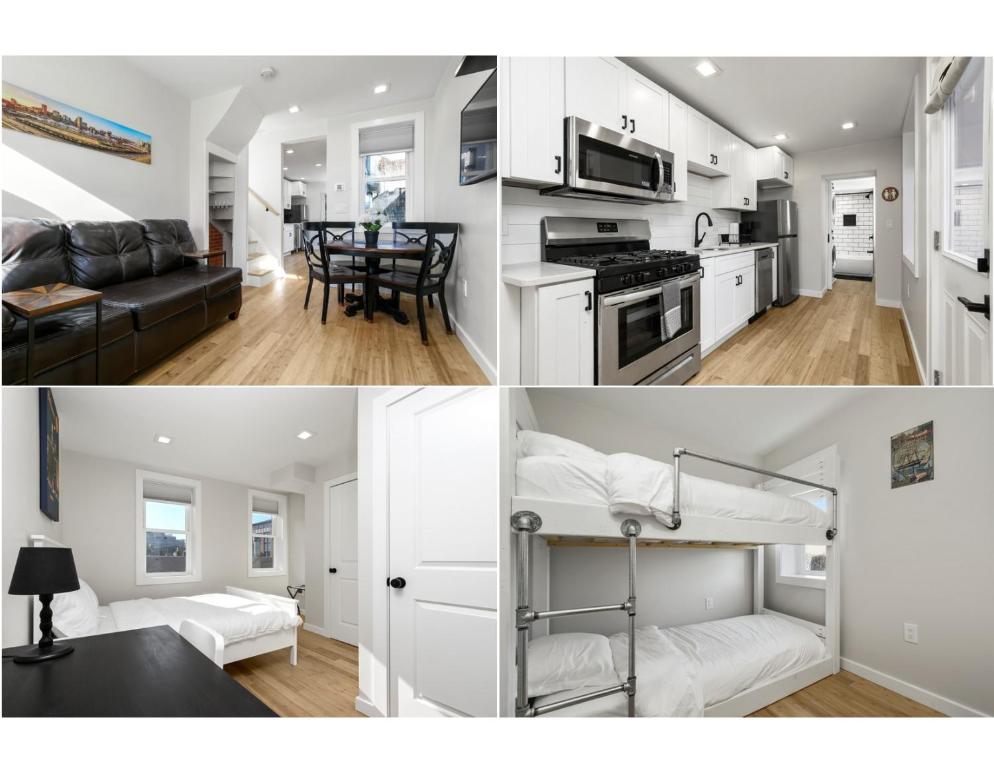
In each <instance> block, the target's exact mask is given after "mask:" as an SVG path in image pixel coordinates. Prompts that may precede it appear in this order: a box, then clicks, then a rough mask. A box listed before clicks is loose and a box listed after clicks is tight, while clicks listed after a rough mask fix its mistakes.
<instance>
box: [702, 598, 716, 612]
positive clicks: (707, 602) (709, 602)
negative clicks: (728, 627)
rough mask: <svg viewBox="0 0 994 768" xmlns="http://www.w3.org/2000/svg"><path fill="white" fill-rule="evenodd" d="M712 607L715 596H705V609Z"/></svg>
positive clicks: (708, 609)
mask: <svg viewBox="0 0 994 768" xmlns="http://www.w3.org/2000/svg"><path fill="white" fill-rule="evenodd" d="M712 608H714V598H713V597H705V598H704V610H705V611H710V610H711V609H712Z"/></svg>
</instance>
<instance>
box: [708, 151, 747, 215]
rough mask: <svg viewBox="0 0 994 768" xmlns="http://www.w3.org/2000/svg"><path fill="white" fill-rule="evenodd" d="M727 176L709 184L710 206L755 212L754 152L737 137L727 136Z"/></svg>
mask: <svg viewBox="0 0 994 768" xmlns="http://www.w3.org/2000/svg"><path fill="white" fill-rule="evenodd" d="M727 146H728V149H727V154H728V157H729V158H730V159H729V163H730V171H729V175H728V176H721V177H718V178H716V179H714V180H712V182H711V204H712V205H713V206H714V207H715V208H725V209H730V210H733V211H754V210H756V150H755V148H754V147H752V146H751V145H749V144H746V143H745V142H744V141H743V140H742V139H740V138H739V137H738V136H733V135H731V134H729V137H728V145H727Z"/></svg>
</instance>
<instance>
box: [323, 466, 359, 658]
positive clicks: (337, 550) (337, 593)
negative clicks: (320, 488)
mask: <svg viewBox="0 0 994 768" xmlns="http://www.w3.org/2000/svg"><path fill="white" fill-rule="evenodd" d="M356 488H357V483H356V481H355V480H350V481H348V482H346V483H342V484H340V485H335V486H332V487H331V488H329V489H328V553H329V555H330V562H329V564H328V567H329V568H334V569H335V571H336V572H335V573H331V572H329V573H328V574H327V579H328V591H327V594H328V596H329V598H328V611H329V612H328V616H329V622H328V631H329V633H330V634H331V636H332V637H333V638H335V639H336V640H341V641H342V642H343V643H349V644H350V645H356V644H357V643H358V642H359V538H358V537H359V533H358V504H357V496H356Z"/></svg>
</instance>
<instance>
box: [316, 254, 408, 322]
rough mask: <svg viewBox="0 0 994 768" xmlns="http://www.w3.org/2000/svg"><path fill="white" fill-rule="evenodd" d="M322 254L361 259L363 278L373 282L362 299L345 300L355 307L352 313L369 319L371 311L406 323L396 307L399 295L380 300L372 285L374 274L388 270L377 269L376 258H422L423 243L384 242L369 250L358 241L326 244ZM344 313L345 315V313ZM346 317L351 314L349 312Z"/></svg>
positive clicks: (406, 319)
mask: <svg viewBox="0 0 994 768" xmlns="http://www.w3.org/2000/svg"><path fill="white" fill-rule="evenodd" d="M325 251H327V253H328V254H329V255H335V254H338V255H345V256H355V257H356V258H359V259H363V261H365V263H366V274H367V276H369V277H371V278H373V279H374V280H373V281H370V283H368V284H367V285H366V288H365V290H364V291H363V295H362V296H347V297H346V298H347V299H349V300H350V301H352V302H353V304H352V306H354V307H357V309H356V310H355V312H358V311H359V309H362V310H363V312H364V314H365V316H366V319H372V317H373V313H374V312H385V313H386V314H388V315H390V316H391V317H392V318H393V319H394V320H396V321H397V322H398V323H400V324H401V325H407V323H408V322H410V321H409V319H408V317H407V313H406V312H404V311H403V310H402V309H401V308H400V295H399V294H398V295H397V297H396V298H394V297H391V298H384V297H383V296H381V295H380V291H379V288H377V287H376V286H375V285H374V284H372V283H373V282H374V281H375V276H376V275H378V274H380V273H382V272H386V271H388V270H385V269H381V268H380V259H418V260H420V259H424V258H425V254H426V248H425V245H424V243H395V242H393V241H391V240H387V241H383V242H380V243H378V244H377V245H376V247H372V248H371V247H369V246H367V245H366V243H365V242H362V241H356V242H348V241H336V242H333V243H327V244H326V245H325ZM370 296H372V297H373V301H369V300H368V297H370ZM349 309H351V307H350V308H349ZM346 311H347V312H348V310H346ZM349 314H353V313H352V312H349Z"/></svg>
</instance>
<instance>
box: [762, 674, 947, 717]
mask: <svg viewBox="0 0 994 768" xmlns="http://www.w3.org/2000/svg"><path fill="white" fill-rule="evenodd" d="M749 717H944V715H943V714H942V713H941V712H936V711H935V710H934V709H929V708H928V707H926V706H925V705H923V704H919V703H918V702H917V701H912V700H911V699H908V698H906V697H904V696H901V695H900V694H899V693H894V692H893V691H890V690H888V689H886V688H883V687H882V686H879V685H877V684H876V683H871V682H870V681H869V680H864V679H863V678H862V677H857V676H856V675H854V674H852V673H851V672H845V671H843V672H840V673H839V674H837V675H832V676H831V677H826V678H824V679H823V680H819V681H818V682H817V683H815V684H814V685H809V686H808V687H807V688H804V689H802V690H800V691H798V692H797V693H793V694H791V695H790V696H788V697H787V698H785V699H780V701H776V702H774V703H773V704H770V706H768V707H766V708H764V709H761V710H759V711H758V712H753V713H752V714H751V715H749Z"/></svg>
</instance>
